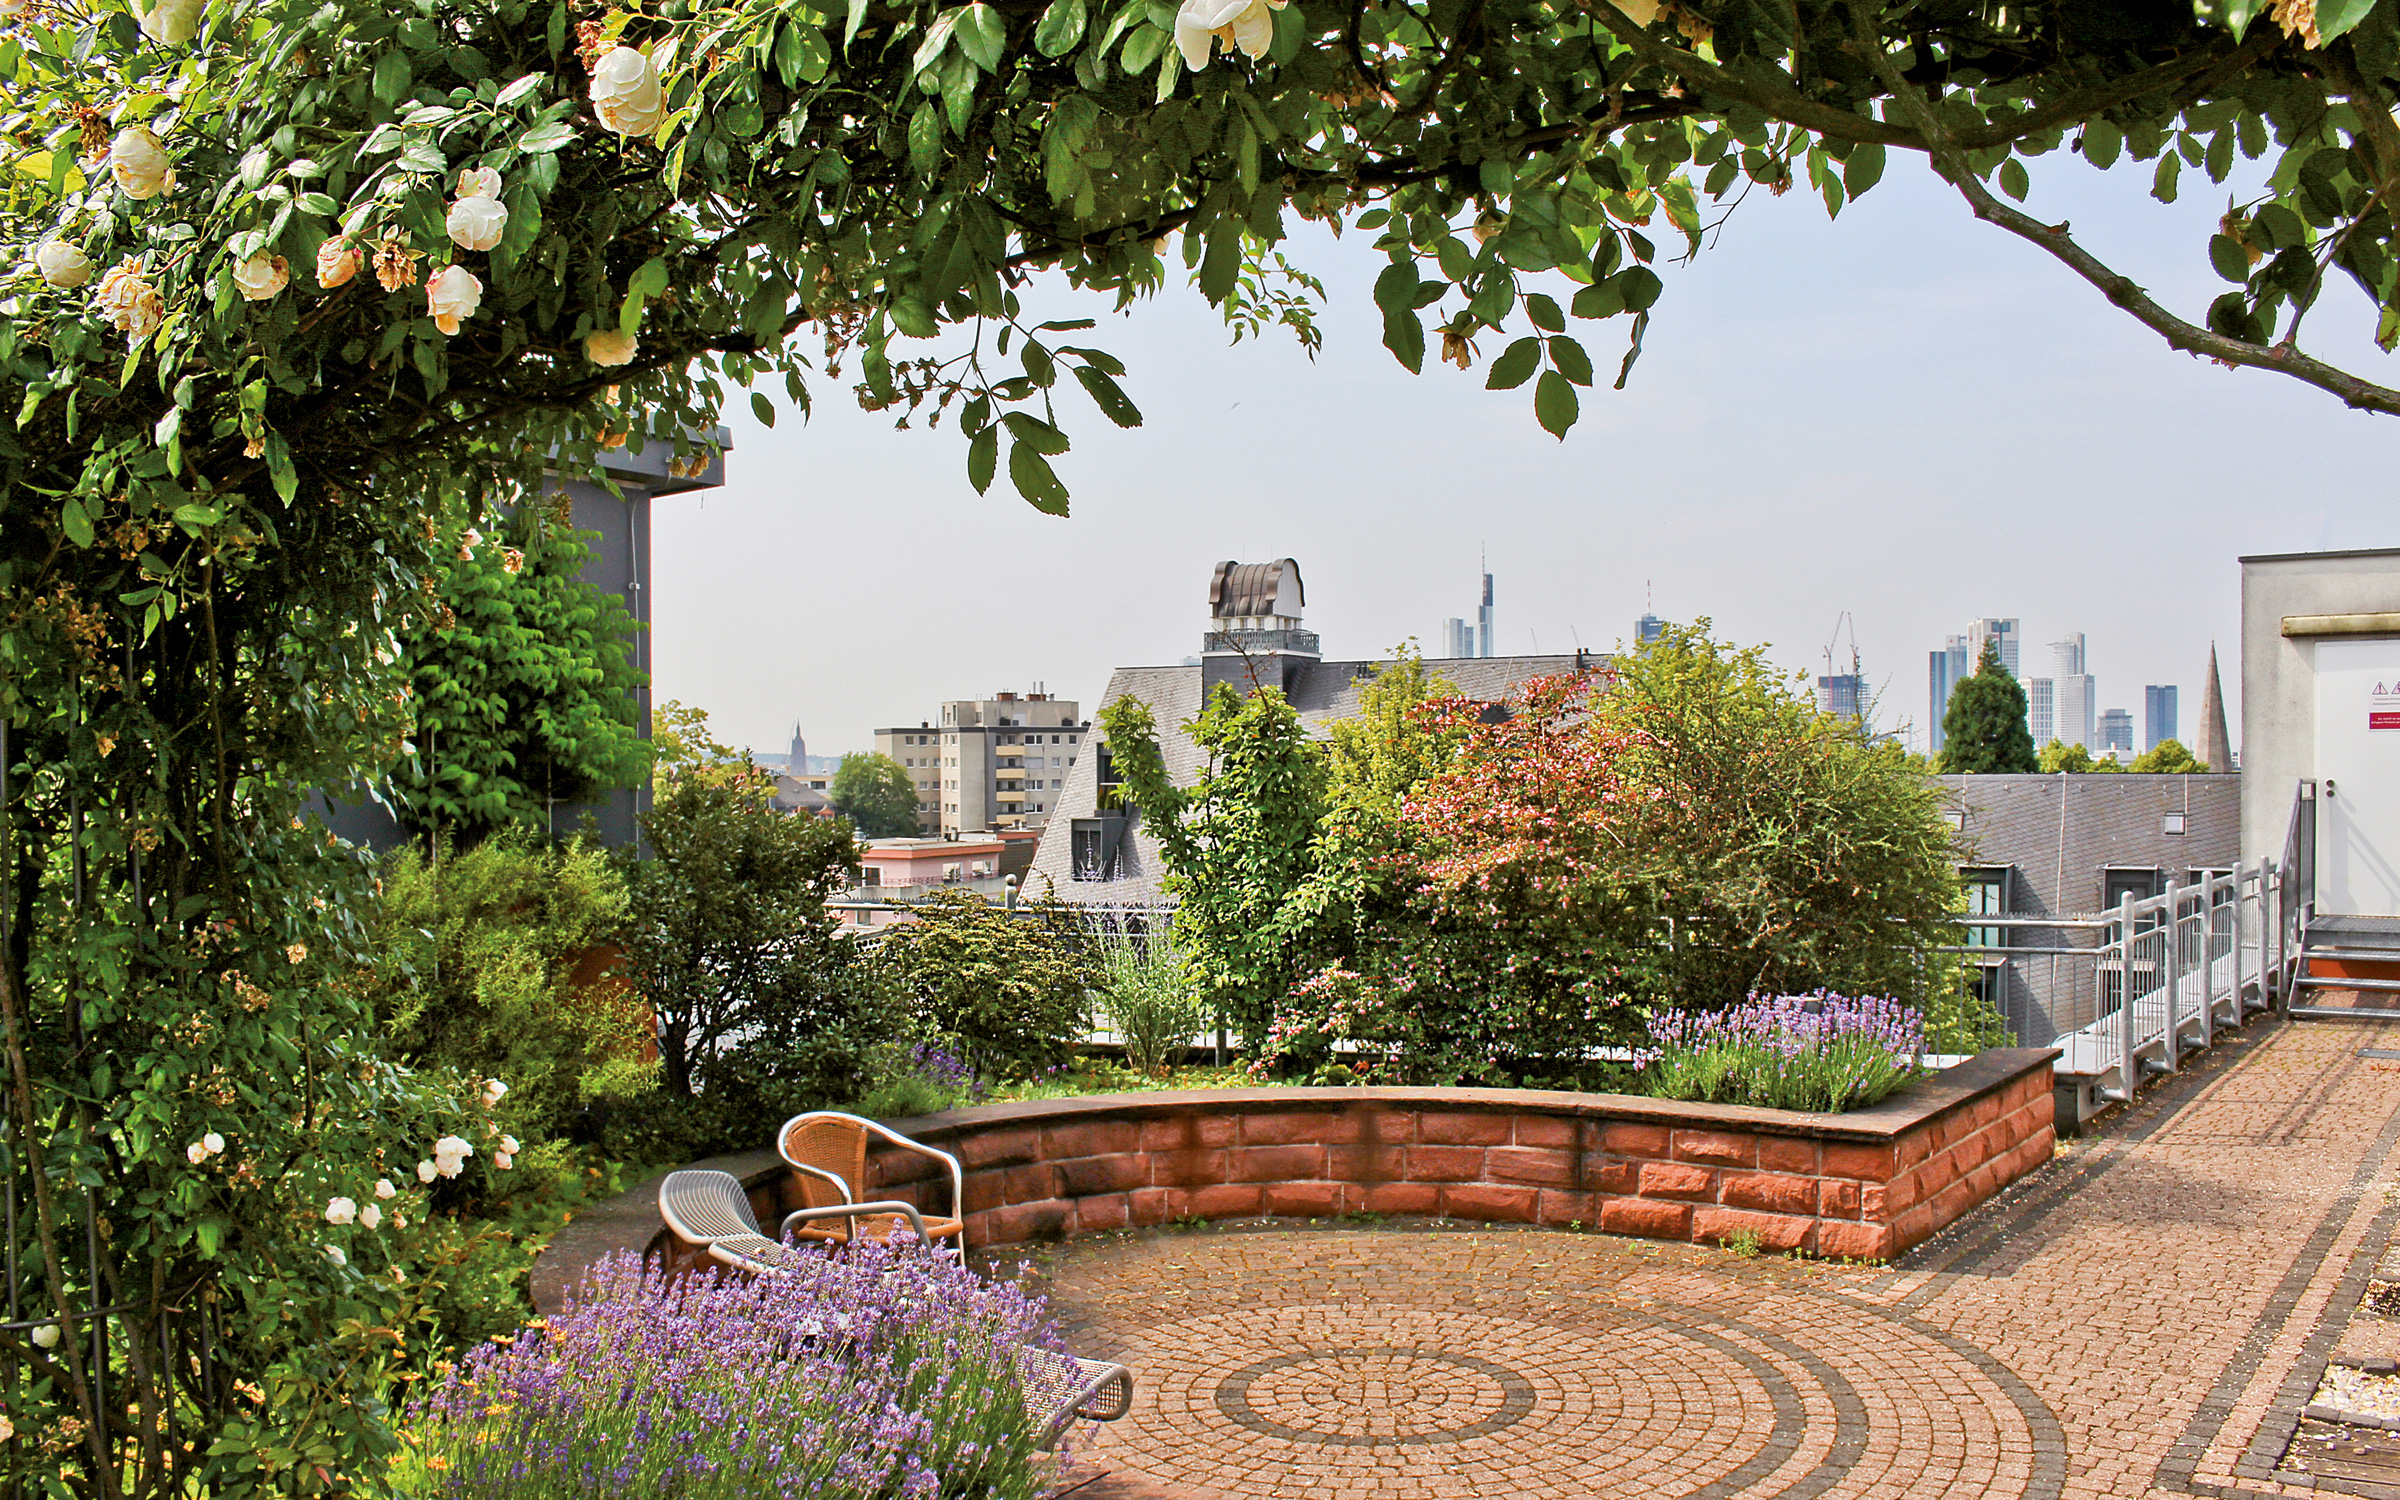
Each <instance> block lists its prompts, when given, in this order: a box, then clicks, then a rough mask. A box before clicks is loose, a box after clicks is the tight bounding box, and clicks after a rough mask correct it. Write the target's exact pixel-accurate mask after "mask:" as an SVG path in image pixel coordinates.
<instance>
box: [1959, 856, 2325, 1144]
mask: <svg viewBox="0 0 2400 1500" xmlns="http://www.w3.org/2000/svg"><path fill="white" fill-rule="evenodd" d="M2299 909H2300V908H2299V907H2298V906H2296V905H2295V903H2294V902H2293V901H2292V900H2291V899H2290V895H2289V891H2288V888H2287V882H2286V881H2285V880H2284V878H2283V875H2282V873H2281V871H2280V870H2279V869H2278V868H2277V866H2276V865H2275V863H2274V861H2272V860H2267V859H2261V860H2260V861H2258V863H2257V864H2256V865H2253V866H2248V867H2245V868H2241V869H2236V870H2229V871H2223V872H2220V873H2217V874H2213V875H2209V876H2207V877H2205V878H2204V879H2202V880H2200V881H2197V882H2194V883H2191V884H2184V883H2181V882H2178V881H2174V880H2170V881H2169V882H2168V884H2167V888H2166V890H2164V891H2162V892H2161V893H2159V894H2158V895H2155V896H2151V897H2148V898H2146V899H2137V898H2135V897H2134V896H2132V895H2130V894H2128V895H2126V896H2125V897H2123V898H2122V899H2121V900H2120V901H2119V902H2118V904H2117V907H2116V909H2115V910H2113V911H2108V912H2101V913H2097V914H2091V915H2079V916H2000V915H1992V914H1986V913H1980V912H1978V913H1972V914H1962V915H1961V916H1960V917H1959V918H1958V919H1957V920H1958V925H1959V926H1960V927H1962V928H1966V929H1980V930H1983V931H1988V932H1992V933H1994V934H1995V935H1997V934H2001V933H2009V934H2013V933H2019V932H2041V933H2049V934H2055V935H2056V940H2055V941H2054V942H2052V943H2050V944H2048V945H2045V946H2039V947H2036V946H2030V945H2015V944H2005V943H1992V942H1982V943H1974V944H1961V945H1956V946H1953V947H1950V948H1948V949H1946V950H1945V951H1947V952H1951V953H1959V954H1971V955H1976V956H1980V957H1997V958H1999V959H2000V960H2001V961H2002V967H2003V970H2004V972H2003V976H2002V977H2003V979H2008V978H2010V977H2013V975H2014V973H2015V971H2016V970H2017V968H2018V966H2020V965H2023V964H2028V963H2033V962H2039V963H2043V964H2047V965H2048V966H2049V967H2050V968H2051V969H2052V970H2053V971H2056V970H2057V969H2058V968H2059V967H2060V966H2061V965H2065V966H2069V967H2070V969H2074V968H2080V970H2081V973H2079V974H2073V975H2071V977H2072V978H2074V979H2077V980H2080V979H2083V978H2085V977H2088V979H2089V983H2088V984H2083V983H2070V984H2058V983H2055V982H2054V983H2052V984H2051V985H2050V986H2049V987H2048V989H2047V991H2046V995H2045V1002H2046V1003H2044V1004H2043V1005H2042V1007H2041V1010H2042V1014H2043V1019H2044V1020H2045V1021H2047V1022H2048V1023H2049V1025H2048V1028H2047V1029H2048V1030H2049V1032H2050V1034H2049V1035H2048V1036H2039V1037H2037V1036H2028V1035H2027V1034H2026V1032H2027V1028H2026V1027H2025V1026H2024V1025H2023V1024H2022V1022H2021V1019H2020V1018H2018V1017H2013V1016H2012V1017H2010V1019H2011V1021H2012V1025H2013V1026H2014V1028H2015V1029H2016V1030H2017V1031H2018V1034H2019V1036H2020V1038H2021V1039H2023V1040H2026V1041H2039V1042H2040V1043H2041V1044H2042V1045H2046V1046H2053V1047H2057V1048H2058V1049H2059V1051H2060V1054H2061V1055H2060V1057H2059V1059H2058V1062H2057V1064H2056V1067H2057V1071H2058V1073H2059V1074H2060V1076H2061V1077H2062V1078H2074V1079H2080V1080H2085V1081H2088V1082H2089V1083H2090V1085H2091V1086H2092V1088H2093V1089H2094V1092H2095V1093H2096V1094H2097V1095H2098V1096H2099V1097H2100V1098H2103V1099H2107V1100H2112V1101H2116V1102H2126V1101H2130V1100H2131V1098H2132V1097H2133V1092H2134V1090H2135V1089H2136V1088H2138V1087H2139V1086H2140V1085H2141V1083H2142V1082H2143V1081H2144V1080H2145V1079H2146V1078H2148V1077H2150V1076H2151V1075H2153V1074H2161V1073H2172V1072H2174V1071H2176V1070H2177V1069H2179V1068H2180V1067H2181V1066H2182V1064H2183V1055H2184V1053H2185V1051H2186V1050H2188V1049H2191V1048H2201V1047H2207V1046H2209V1045H2211V1044H2212V1043H2213V1042H2214V1041H2215V1039H2216V1032H2217V1028H2219V1027H2221V1026H2238V1025H2240V1024H2241V1023H2242V1021H2243V1020H2244V1019H2246V1018H2247V1017H2248V1016H2250V1015H2251V1014H2253V1013H2255V1012H2257V1011H2262V1010H2267V1009H2272V1008H2274V1007H2276V1006H2277V1005H2278V1004H2280V1003H2282V1001H2283V999H2284V997H2285V996H2286V995H2287V994H2288V992H2289V988H2290V986H2289V975H2290V971H2291V967H2292V965H2293V963H2294V962H2295V960H2296V959H2297V957H2298V955H2299V952H2300V943H2299V929H2298V928H2297V927H2296V926H2295V925H2294V922H2295V917H2294V913H2295V912H2296V911H2298V910H2299ZM2086 935H2088V937H2089V941H2086V942H2080V943H2079V942H2077V941H2075V939H2077V938H2078V937H2084V936H2086ZM2002 1008H2003V1013H2004V1014H2006V1013H2007V1009H2008V1007H2007V1006H2005V1005H2003V1007H2002Z"/></svg>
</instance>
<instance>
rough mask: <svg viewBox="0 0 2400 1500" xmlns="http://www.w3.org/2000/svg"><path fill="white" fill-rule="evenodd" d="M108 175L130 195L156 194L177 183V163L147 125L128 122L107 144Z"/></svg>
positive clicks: (134, 196)
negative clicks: (129, 123)
mask: <svg viewBox="0 0 2400 1500" xmlns="http://www.w3.org/2000/svg"><path fill="white" fill-rule="evenodd" d="M108 175H109V176H110V177H112V178H114V179H116V184H117V190H118V191H119V192H121V193H123V194H124V195H125V196H126V197H128V198H155V197H157V196H158V195H159V194H161V193H163V192H165V191H166V190H167V189H168V188H170V187H172V186H174V184H175V163H174V161H173V160H172V159H171V158H170V157H169V156H168V155H167V148H166V147H164V146H162V145H160V144H159V143H158V137H157V136H155V135H152V134H151V133H150V127H149V126H147V125H128V126H126V127H125V128H124V129H123V130H120V131H118V132H117V138H116V140H114V141H112V142H111V143H110V144H109V148H108Z"/></svg>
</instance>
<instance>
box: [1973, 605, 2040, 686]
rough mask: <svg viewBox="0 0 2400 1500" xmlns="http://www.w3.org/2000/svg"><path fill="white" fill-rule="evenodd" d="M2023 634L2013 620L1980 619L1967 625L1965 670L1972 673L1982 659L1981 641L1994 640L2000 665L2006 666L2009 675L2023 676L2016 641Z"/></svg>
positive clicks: (2017, 623)
mask: <svg viewBox="0 0 2400 1500" xmlns="http://www.w3.org/2000/svg"><path fill="white" fill-rule="evenodd" d="M2023 634H2024V632H2023V630H2022V629H2020V628H2019V622H2017V621H2015V620H2001V619H1982V620H1976V621H1974V622H1973V623H1971V624H1969V625H1968V626H1967V670H1966V672H1965V673H1962V674H1961V675H1962V676H1964V675H1972V674H1973V672H1974V671H1975V668H1976V666H1977V664H1979V663H1980V662H1982V660H1983V643H1984V642H1985V641H1996V642H1998V643H1999V646H2000V665H2002V666H2004V667H2006V668H2008V675H2009V676H2011V677H2019V678H2021V677H2023V676H2024V675H2025V672H2024V669H2023V668H2022V667H2020V666H2018V664H2017V641H2018V639H2019V637H2021V636H2022V635H2023Z"/></svg>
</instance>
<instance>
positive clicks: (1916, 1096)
mask: <svg viewBox="0 0 2400 1500" xmlns="http://www.w3.org/2000/svg"><path fill="white" fill-rule="evenodd" d="M2055 1056H2057V1054H2056V1053H2055V1052H2054V1051H2051V1050H2049V1049H2046V1048H2006V1049H1998V1050H1994V1051H1991V1052H1986V1053H1983V1054H1981V1055H1980V1056H1977V1057H1974V1058H1971V1059H1969V1060H1968V1061H1966V1062H1963V1063H1960V1064H1958V1065H1957V1066H1956V1067H1953V1068H1949V1069H1947V1070H1945V1071H1943V1072H1941V1073H1938V1074H1936V1075H1934V1076H1933V1077H1932V1078H1930V1079H1927V1080H1926V1081H1924V1082H1923V1083H1920V1084H1917V1085H1915V1086H1913V1087H1911V1088H1909V1089H1906V1090H1904V1091H1903V1092H1901V1093H1900V1094H1897V1095H1895V1096H1893V1097H1892V1098H1890V1099H1888V1100H1886V1101H1884V1102H1883V1103H1882V1104H1879V1105H1876V1106H1875V1107H1873V1108H1871V1109H1863V1110H1853V1111H1851V1112H1850V1113H1847V1114H1839V1115H1817V1114H1800V1113H1794V1112H1789V1111H1783V1110H1769V1109H1751V1108H1746V1107H1743V1106H1739V1105H1720V1104H1679V1103H1674V1102H1671V1101H1666V1100H1659V1099H1648V1098H1640V1097H1635V1096H1631V1095H1623V1094H1572V1093H1551V1092H1542V1091H1536V1090H1523V1089H1394V1088H1327V1089H1292V1088H1266V1089H1223V1090H1206V1091H1195V1092H1188V1093H1149V1094H1109V1095H1099V1096H1093V1097H1087V1098H1080V1099H1057V1100H1045V1101H1042V1102H1039V1103H1029V1104H993V1105H984V1106H980V1107H978V1108H974V1109H962V1110H954V1111H951V1112H949V1113H947V1114H939V1115H928V1116H925V1117H923V1118H921V1119H915V1120H903V1121H895V1122H893V1124H894V1127H895V1128H896V1129H898V1130H900V1131H901V1132H902V1133H903V1134H906V1135H908V1136H910V1137H911V1138H912V1139H915V1140H920V1141H923V1142H925V1143H926V1144H928V1145H932V1146H938V1147H940V1148H941V1149H943V1150H945V1151H949V1152H951V1153H953V1154H955V1155H956V1156H958V1157H959V1159H960V1160H961V1161H962V1162H963V1163H964V1164H965V1166H966V1174H967V1193H966V1196H967V1201H966V1211H967V1234H968V1239H969V1243H970V1244H972V1245H976V1246H989V1245H995V1244H1010V1243H1015V1242H1020V1241H1026V1240H1036V1239H1049V1238H1057V1237H1061V1236H1065V1235H1072V1234H1083V1233H1089V1232H1092V1231H1096V1230H1105V1229H1123V1228H1127V1227H1129V1226H1142V1225H1152V1224H1164V1223H1169V1222H1172V1221H1174V1220H1177V1219H1181V1218H1185V1217H1197V1218H1202V1219H1229V1218H1247V1217H1253V1216H1257V1215H1262V1214H1271V1215H1291V1216H1321V1215H1329V1214H1338V1213H1349V1212H1357V1211H1364V1212H1369V1213H1389V1214H1427V1215H1440V1216H1446V1217H1450V1218H1459V1219H1479V1220H1491V1221H1504V1222H1516V1223H1529V1224H1544V1225H1552V1226H1557V1227H1561V1228H1565V1227H1569V1226H1573V1225H1581V1226H1584V1227H1587V1228H1588V1227H1594V1226H1596V1227H1598V1228H1600V1229H1603V1230H1607V1231H1610V1232H1613V1233H1617V1234H1628V1235H1639V1236H1644V1237H1647V1238H1653V1239H1673V1240H1692V1241H1698V1242H1702V1243H1709V1244H1715V1243H1720V1242H1722V1241H1723V1240H1725V1239H1726V1238H1728V1237H1730V1236H1732V1235H1734V1234H1736V1233H1738V1232H1741V1231H1744V1230H1747V1231H1749V1232H1751V1233H1753V1234H1756V1235H1757V1236H1758V1241H1759V1244H1760V1245H1761V1246H1762V1247H1763V1248H1765V1249H1769V1250H1799V1251H1802V1252H1805V1253H1808V1254H1813V1255H1825V1256H1844V1257H1851V1258H1855V1259H1862V1260H1880V1259H1884V1258H1886V1257H1889V1256H1891V1255H1894V1254H1897V1253H1898V1252H1900V1251H1902V1250H1905V1249H1907V1248H1908V1247H1909V1246H1911V1245H1914V1244H1916V1243H1917V1242H1919V1241H1920V1240H1923V1239H1924V1238H1926V1237H1927V1236H1928V1235H1931V1234H1932V1233H1933V1232H1934V1231H1935V1230H1937V1229H1940V1228H1941V1227H1942V1226H1943V1225H1945V1224H1947V1223H1949V1222H1950V1221H1951V1220H1953V1219H1955V1218H1957V1217H1958V1216H1959V1215H1961V1214H1963V1213H1965V1212H1966V1211H1967V1210H1968V1209H1970V1208H1972V1207H1974V1206H1975V1205H1976V1204H1978V1203H1980V1202H1982V1201H1983V1200H1984V1199H1986V1198H1989V1197H1990V1196H1991V1195H1992V1194H1994V1193H1996V1192H1998V1191H1999V1190H2000V1189H2001V1188H2002V1187H2004V1186H2006V1185H2007V1184H2008V1183H2010V1182H2013V1181H2015V1180H2016V1179H2017V1178H2018V1177H2021V1176H2023V1175H2024V1174H2025V1173H2027V1172H2030V1171H2032V1170H2033V1169H2034V1168H2035V1167H2038V1166H2040V1165H2041V1164H2042V1163H2043V1162H2046V1161H2048V1160H2049V1159H2050V1156H2051V1151H2052V1142H2053V1105H2052V1099H2051V1079H2050V1063H2051V1059H2052V1058H2054V1057H2055ZM695 1165H699V1166H713V1167H718V1168H721V1169H723V1170H727V1171H731V1172H733V1173H734V1174H735V1175H737V1176H739V1177H741V1178H742V1179H743V1181H744V1182H745V1183H746V1184H747V1185H748V1187H749V1189H750V1195H751V1200H752V1203H753V1204H754V1206H755V1207H756V1208H757V1210H758V1216H759V1220H760V1222H761V1223H763V1224H766V1225H768V1226H770V1227H771V1226H772V1225H774V1224H775V1223H776V1222H777V1220H778V1219H779V1218H780V1216H781V1215H782V1214H783V1213H784V1212H785V1211H786V1208H787V1207H788V1206H790V1203H796V1202H797V1196H796V1194H795V1195H791V1196H790V1202H789V1203H787V1193H788V1189H789V1174H788V1172H787V1171H786V1170H785V1169H784V1167H783V1166H782V1164H781V1163H780V1162H779V1161H778V1160H777V1159H776V1157H775V1155H774V1153H773V1152H771V1151H763V1152H755V1153H751V1154H748V1155H744V1156H738V1157H728V1158H722V1159H719V1160H716V1161H711V1162H702V1163H695ZM870 1166H871V1169H872V1171H873V1172H874V1174H875V1177H876V1181H875V1183H874V1185H873V1188H872V1190H871V1191H870V1193H869V1194H868V1196H870V1197H877V1198H888V1197H898V1198H906V1199H910V1200H912V1201H915V1202H917V1203H918V1204H920V1206H923V1207H927V1208H936V1209H943V1210H947V1209H948V1207H949V1205H948V1203H947V1201H946V1200H947V1198H948V1196H949V1183H948V1180H947V1174H946V1173H944V1172H943V1171H942V1169H941V1168H940V1166H939V1164H938V1163H933V1162H928V1161H926V1160H925V1159H924V1158H922V1157H917V1156H912V1155H910V1154H908V1153H905V1152H901V1151H897V1150H894V1149H891V1148H883V1149H881V1150H879V1151H878V1152H877V1153H876V1154H875V1156H874V1157H873V1158H872V1160H871V1163H870ZM636 1247H638V1248H641V1249H643V1250H645V1251H646V1252H649V1253H654V1254H658V1255H660V1256H662V1257H664V1258H665V1259H666V1260H667V1261H668V1263H670V1264H674V1263H678V1262H679V1261H681V1260H682V1258H683V1257H681V1256H680V1255H679V1254H678V1253H677V1251H678V1249H679V1247H678V1246H676V1245H675V1243H674V1241H673V1238H672V1236H669V1235H667V1234H666V1233H665V1231H664V1229H663V1228H662V1227H661V1226H660V1224H659V1220H658V1210H657V1187H656V1184H655V1182H652V1183H646V1184H644V1185H643V1186H641V1187H638V1188H635V1189H634V1190H632V1191H631V1192H629V1193H626V1194H624V1195H623V1196H622V1197H620V1198H618V1199H615V1200H612V1201H611V1202H609V1203H607V1204H604V1205H601V1206H600V1207H599V1208H598V1209H596V1210H594V1211H593V1212H591V1213H587V1214H585V1215H583V1216H581V1217H579V1218H578V1219H577V1220H576V1221H575V1222H574V1223H573V1224H570V1225H569V1226H568V1227H567V1228H566V1229H565V1230H563V1231H562V1232H561V1233H560V1234H559V1236H558V1237H557V1239H556V1240H554V1241H553V1242H552V1245H551V1248H550V1250H549V1251H548V1252H547V1253H546V1254H544V1255H543V1257H542V1259H541V1261H540V1262H539V1263H538V1264H537V1266H536V1268H535V1272H534V1297H535V1301H536V1302H537V1304H539V1305H540V1306H541V1307H543V1309H544V1310H549V1309H550V1308H552V1307H554V1306H555V1305H556V1303H557V1301H558V1299H559V1298H560V1296H561V1295H562V1294H563V1293H564V1291H565V1290H566V1288H567V1287H568V1286H570V1285H571V1284H572V1282H573V1279H574V1277H575V1275H576V1274H577V1273H578V1272H579V1271H580V1270H581V1268H582V1267H583V1266H584V1265H586V1264H588V1263H589V1262H590V1261H592V1260H593V1259H595V1258H597V1257H598V1256H599V1255H602V1254H605V1253H606V1252H607V1251H609V1250H611V1249H617V1248H636Z"/></svg>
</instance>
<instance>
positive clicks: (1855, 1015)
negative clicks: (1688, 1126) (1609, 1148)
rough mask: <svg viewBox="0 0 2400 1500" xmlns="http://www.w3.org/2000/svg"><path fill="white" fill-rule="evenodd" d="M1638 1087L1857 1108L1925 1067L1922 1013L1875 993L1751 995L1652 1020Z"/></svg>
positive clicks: (1733, 1100) (1727, 1099)
mask: <svg viewBox="0 0 2400 1500" xmlns="http://www.w3.org/2000/svg"><path fill="white" fill-rule="evenodd" d="M1650 1038H1651V1042H1652V1044H1653V1045H1652V1046H1651V1047H1649V1048H1647V1049H1645V1050H1643V1051H1641V1052H1640V1053H1639V1054H1637V1056H1636V1057H1635V1060H1634V1066H1635V1068H1636V1069H1637V1071H1638V1072H1639V1074H1640V1077H1641V1081H1642V1092H1644V1093H1646V1094H1651V1095H1654V1096H1656V1097H1658V1098H1661V1099H1703V1100H1707V1101H1709V1102H1711V1103H1716V1104H1757V1105H1763V1106H1766V1107H1767V1108H1770V1109H1806V1110H1844V1109H1857V1108H1859V1107H1861V1106H1863V1105H1868V1104H1873V1103H1875V1102H1876V1101H1878V1100H1880V1099H1884V1098H1887V1097H1889V1096H1890V1095H1891V1094H1892V1093H1893V1092H1895V1091H1896V1090H1898V1089H1899V1088H1901V1087H1902V1086H1903V1085H1905V1084H1907V1083H1909V1082H1911V1081H1912V1080H1914V1079H1916V1078H1917V1077H1919V1076H1920V1075H1921V1074H1922V1073H1923V1072H1924V1065H1923V1057H1924V1053H1925V1020H1924V1017H1922V1016H1920V1015H1919V1014H1918V1013H1917V1012H1916V1011H1914V1010H1912V1009H1910V1008H1909V1007H1908V1006H1906V1005H1903V1004H1901V1003H1900V1002H1899V1001H1897V1000H1894V999H1891V998H1889V997H1886V996H1881V995H1860V996H1855V997H1853V996H1848V995H1837V994H1835V993H1834V992H1833V991H1831V990H1818V991H1815V992H1814V993H1811V994H1806V995H1752V996H1751V997H1750V999H1749V1000H1748V1001H1747V1002H1746V1003H1744V1004H1741V1005H1736V1006H1733V1007H1730V1008H1729V1009H1726V1010H1721V1011H1663V1012H1655V1013H1653V1014H1652V1015H1651V1017H1650Z"/></svg>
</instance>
